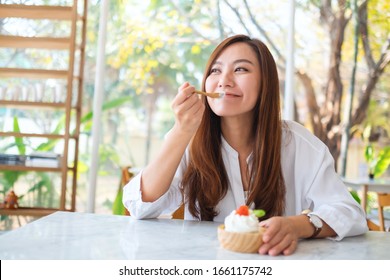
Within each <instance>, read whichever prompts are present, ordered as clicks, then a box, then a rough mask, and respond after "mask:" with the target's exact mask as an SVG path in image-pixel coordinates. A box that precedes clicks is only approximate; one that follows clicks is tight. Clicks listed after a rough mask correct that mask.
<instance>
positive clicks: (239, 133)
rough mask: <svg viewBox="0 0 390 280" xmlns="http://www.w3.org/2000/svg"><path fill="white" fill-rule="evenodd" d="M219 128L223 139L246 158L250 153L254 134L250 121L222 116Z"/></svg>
mask: <svg viewBox="0 0 390 280" xmlns="http://www.w3.org/2000/svg"><path fill="white" fill-rule="evenodd" d="M221 130H222V135H223V137H224V138H225V140H226V141H227V142H228V143H229V145H230V146H231V147H232V148H233V149H234V150H235V151H237V152H238V154H239V155H240V156H244V157H245V158H246V157H248V156H249V155H250V153H251V152H252V150H253V140H254V136H253V131H252V123H251V122H248V119H246V120H243V119H240V118H236V117H234V118H227V117H224V118H222V119H221Z"/></svg>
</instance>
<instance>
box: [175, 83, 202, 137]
mask: <svg viewBox="0 0 390 280" xmlns="http://www.w3.org/2000/svg"><path fill="white" fill-rule="evenodd" d="M194 92H195V87H194V86H192V85H190V84H189V83H187V82H186V83H184V84H183V85H181V86H180V87H179V90H178V94H177V95H176V97H175V99H174V100H173V102H172V108H173V111H174V113H175V116H176V123H177V125H179V127H181V129H183V130H184V131H188V132H191V133H193V132H194V131H196V129H197V128H198V127H199V125H200V122H201V120H202V116H203V112H204V109H205V106H204V104H203V102H202V101H201V100H200V99H199V97H198V96H197V94H195V93H194Z"/></svg>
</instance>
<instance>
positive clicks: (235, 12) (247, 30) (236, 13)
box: [223, 0, 251, 35]
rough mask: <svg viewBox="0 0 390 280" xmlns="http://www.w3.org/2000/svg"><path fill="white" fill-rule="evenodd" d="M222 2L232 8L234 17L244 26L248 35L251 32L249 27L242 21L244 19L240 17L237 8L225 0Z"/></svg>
mask: <svg viewBox="0 0 390 280" xmlns="http://www.w3.org/2000/svg"><path fill="white" fill-rule="evenodd" d="M223 2H225V4H226V5H228V7H229V8H230V9H231V10H232V12H233V13H234V14H235V15H236V17H237V18H238V20H239V21H240V23H241V25H242V27H244V28H245V31H246V33H247V34H248V35H250V34H251V32H250V31H249V29H248V28H247V27H246V24H245V22H244V20H243V19H242V17H241V15H240V13H239V12H238V10H237V9H236V8H234V7H233V6H232V5H231V4H230V3H229V2H228V1H227V0H224V1H223Z"/></svg>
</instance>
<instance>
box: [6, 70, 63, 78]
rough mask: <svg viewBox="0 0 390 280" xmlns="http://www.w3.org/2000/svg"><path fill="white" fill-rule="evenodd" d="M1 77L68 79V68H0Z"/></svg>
mask: <svg viewBox="0 0 390 280" xmlns="http://www.w3.org/2000/svg"><path fill="white" fill-rule="evenodd" d="M0 77H1V78H30V79H66V78H68V71H66V70H46V69H23V68H0Z"/></svg>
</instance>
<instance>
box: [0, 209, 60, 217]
mask: <svg viewBox="0 0 390 280" xmlns="http://www.w3.org/2000/svg"><path fill="white" fill-rule="evenodd" d="M57 211H60V209H59V208H39V207H36V208H35V207H19V208H16V209H6V208H0V215H9V216H17V215H22V216H32V217H42V216H46V215H50V214H52V213H54V212H57ZM61 211H64V210H61ZM65 211H66V210H65Z"/></svg>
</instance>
